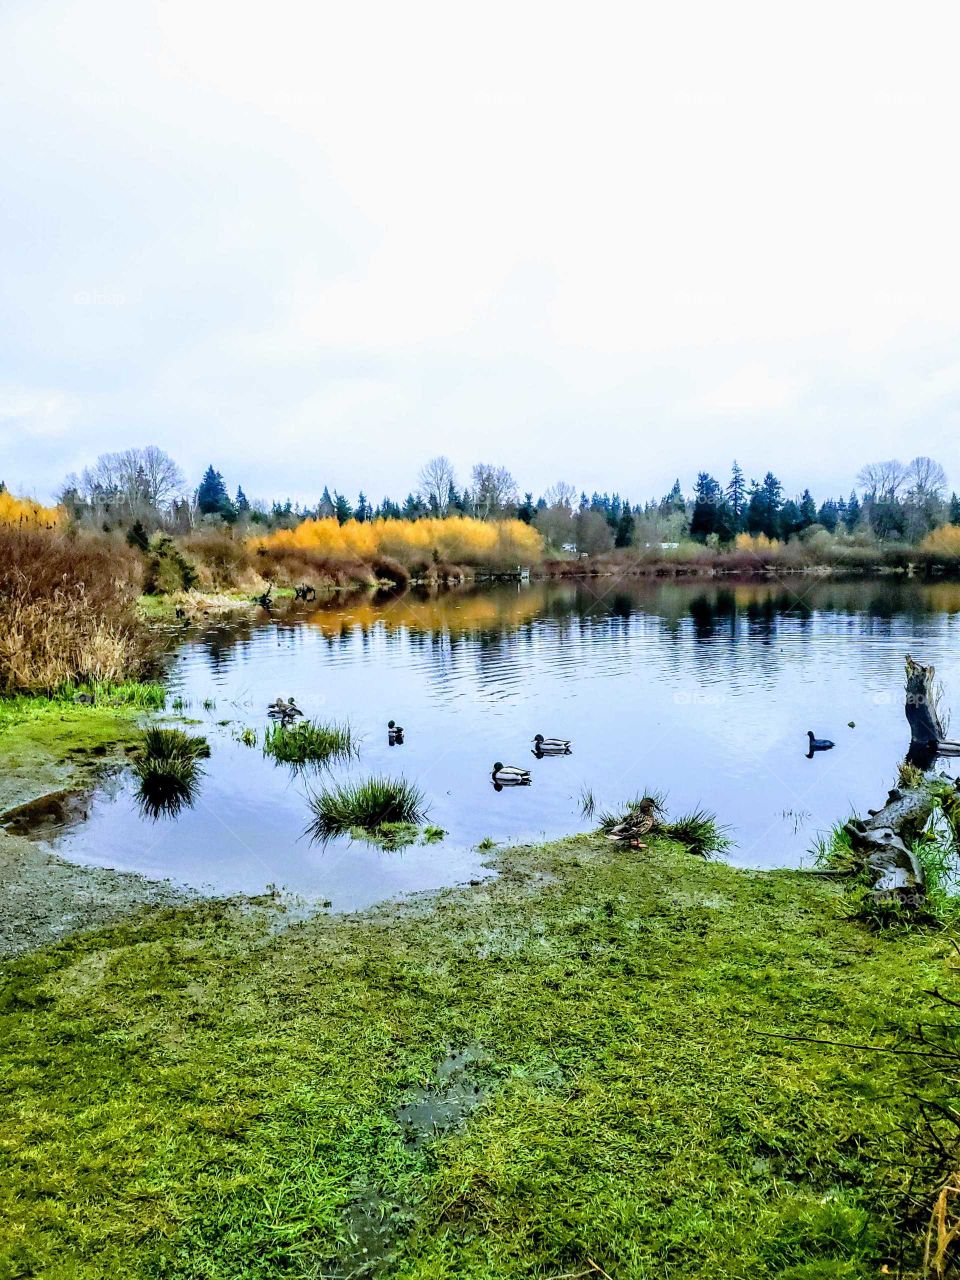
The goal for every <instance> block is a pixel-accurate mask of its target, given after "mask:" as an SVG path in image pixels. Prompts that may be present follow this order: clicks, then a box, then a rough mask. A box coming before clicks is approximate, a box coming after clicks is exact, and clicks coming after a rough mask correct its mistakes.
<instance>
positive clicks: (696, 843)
mask: <svg viewBox="0 0 960 1280" xmlns="http://www.w3.org/2000/svg"><path fill="white" fill-rule="evenodd" d="M660 830H661V832H662V834H663V835H664V836H665V837H666V838H667V839H668V840H675V841H676V842H677V844H682V845H683V847H684V848H685V849H687V850H689V852H690V853H695V854H696V855H697V856H698V857H700V858H707V857H709V856H710V854H712V853H723V852H724V851H725V850H727V849H729V848H730V846H731V845H732V844H733V841H732V840H731V839H730V837H729V836H728V835H727V834H726V828H725V827H721V826H720V824H719V823H718V822H717V820H716V818H715V817H714V815H713V814H712V813H707V811H706V810H705V809H694V810H693V812H692V813H685V814H681V816H680V817H679V818H673V819H672V820H671V821H670V822H665V823H663V824H662V826H661V828H660Z"/></svg>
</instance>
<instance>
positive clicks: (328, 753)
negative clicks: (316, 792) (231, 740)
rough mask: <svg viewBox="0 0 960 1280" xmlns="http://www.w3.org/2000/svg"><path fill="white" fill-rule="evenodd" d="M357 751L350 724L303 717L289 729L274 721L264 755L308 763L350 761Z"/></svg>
mask: <svg viewBox="0 0 960 1280" xmlns="http://www.w3.org/2000/svg"><path fill="white" fill-rule="evenodd" d="M354 750H355V746H354V742H353V735H352V733H351V731H350V726H349V725H348V724H337V723H330V724H323V723H321V722H320V721H318V720H300V721H298V723H297V724H294V725H291V726H290V727H289V728H287V727H285V726H284V725H281V724H272V725H270V727H269V728H268V729H267V731H266V732H265V734H264V736H263V754H264V755H266V756H272V757H273V759H274V760H276V761H277V762H278V763H280V764H292V765H296V766H301V767H302V766H304V765H308V764H323V763H324V762H326V761H328V760H346V759H347V758H348V757H349V756H350V755H352V754H353V752H354Z"/></svg>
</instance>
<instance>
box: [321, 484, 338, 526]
mask: <svg viewBox="0 0 960 1280" xmlns="http://www.w3.org/2000/svg"><path fill="white" fill-rule="evenodd" d="M333 515H336V509H335V508H334V505H333V499H332V498H331V497H330V490H329V489H328V488H327V486H326V485H324V486H323V494H322V496H321V498H320V501H319V503H318V504H317V517H318V519H320V520H329V519H330V517H331V516H333Z"/></svg>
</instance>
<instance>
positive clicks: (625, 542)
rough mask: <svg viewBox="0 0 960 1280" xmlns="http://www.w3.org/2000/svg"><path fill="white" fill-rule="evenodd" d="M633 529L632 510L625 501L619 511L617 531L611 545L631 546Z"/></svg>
mask: <svg viewBox="0 0 960 1280" xmlns="http://www.w3.org/2000/svg"><path fill="white" fill-rule="evenodd" d="M633 530H634V519H633V512H632V511H631V510H630V503H629V502H625V503H624V504H623V507H622V509H621V511H620V519H619V520H618V521H617V532H616V534H615V536H614V540H613V545H614V546H615V547H629V546H632V544H633Z"/></svg>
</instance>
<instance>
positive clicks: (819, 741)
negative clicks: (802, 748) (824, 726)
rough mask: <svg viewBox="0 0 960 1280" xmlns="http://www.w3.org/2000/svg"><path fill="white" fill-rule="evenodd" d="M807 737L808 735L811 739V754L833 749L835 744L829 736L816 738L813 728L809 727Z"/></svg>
mask: <svg viewBox="0 0 960 1280" xmlns="http://www.w3.org/2000/svg"><path fill="white" fill-rule="evenodd" d="M807 737H808V738H809V740H810V753H811V754H812V753H813V752H814V751H829V750H830V749H831V747H832V746H833V743H832V742H831V741H830V739H829V738H815V737H814V736H813V730H812V729H808V730H807Z"/></svg>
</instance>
